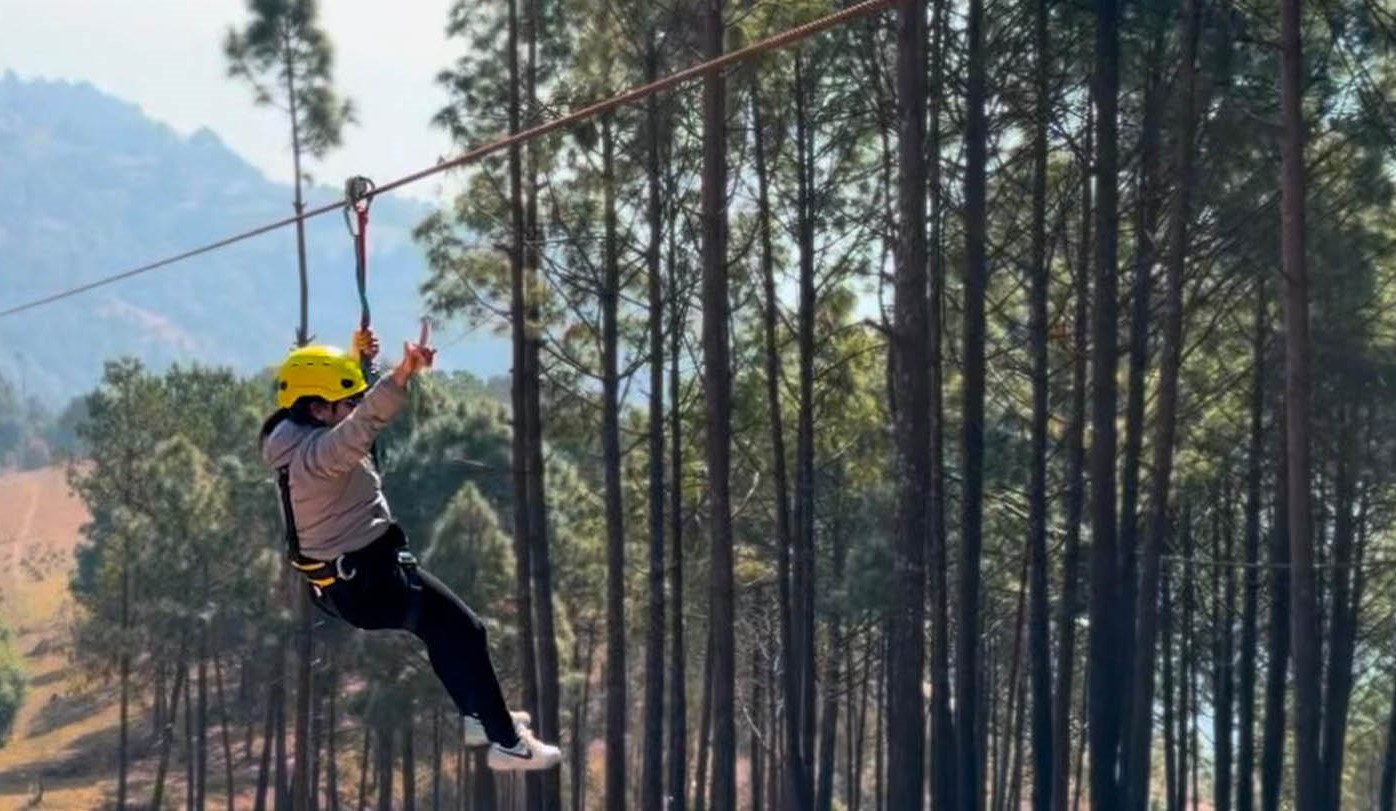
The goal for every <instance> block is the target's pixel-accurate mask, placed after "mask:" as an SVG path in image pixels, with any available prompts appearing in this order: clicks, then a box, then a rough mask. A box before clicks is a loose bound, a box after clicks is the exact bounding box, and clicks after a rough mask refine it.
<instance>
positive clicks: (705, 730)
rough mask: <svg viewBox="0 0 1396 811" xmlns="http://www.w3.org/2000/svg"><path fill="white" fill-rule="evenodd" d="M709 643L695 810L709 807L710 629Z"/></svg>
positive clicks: (711, 672) (694, 784) (711, 698)
mask: <svg viewBox="0 0 1396 811" xmlns="http://www.w3.org/2000/svg"><path fill="white" fill-rule="evenodd" d="M707 637H708V644H707V647H706V649H705V655H704V656H703V700H702V703H701V705H700V707H699V711H698V762H697V763H696V764H695V767H696V769H697V771H696V772H695V773H694V775H693V811H706V809H707V807H708V802H707V800H708V753H709V751H710V746H709V743H710V741H712V718H713V631H712V629H711V628H709V629H708V633H707Z"/></svg>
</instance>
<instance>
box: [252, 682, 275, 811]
mask: <svg viewBox="0 0 1396 811" xmlns="http://www.w3.org/2000/svg"><path fill="white" fill-rule="evenodd" d="M276 688H277V685H275V684H273V685H272V686H271V689H270V690H268V691H267V711H266V720H265V722H264V723H263V725H262V756H261V759H260V761H259V763H258V764H257V794H256V799H255V800H254V805H253V811H265V810H266V807H267V789H268V788H269V785H268V784H269V781H270V777H271V750H272V741H273V739H274V737H275V725H276Z"/></svg>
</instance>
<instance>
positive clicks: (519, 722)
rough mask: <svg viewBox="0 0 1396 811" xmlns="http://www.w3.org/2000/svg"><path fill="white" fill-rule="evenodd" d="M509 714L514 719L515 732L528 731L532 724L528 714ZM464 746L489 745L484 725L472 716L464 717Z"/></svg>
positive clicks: (517, 712)
mask: <svg viewBox="0 0 1396 811" xmlns="http://www.w3.org/2000/svg"><path fill="white" fill-rule="evenodd" d="M509 714H510V715H512V716H513V717H514V729H516V730H522V729H528V725H529V724H530V723H532V722H533V719H532V718H531V717H530V716H529V714H528V713H526V712H523V711H522V710H520V711H516V712H511V713H509ZM465 745H466V746H472V747H475V746H489V745H490V736H489V735H487V734H485V725H484V724H482V723H480V719H479V718H476V717H475V716H473V715H467V716H465Z"/></svg>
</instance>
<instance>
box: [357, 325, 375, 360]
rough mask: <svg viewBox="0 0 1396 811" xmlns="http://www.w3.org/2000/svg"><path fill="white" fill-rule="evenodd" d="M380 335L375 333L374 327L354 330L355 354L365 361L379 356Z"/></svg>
mask: <svg viewBox="0 0 1396 811" xmlns="http://www.w3.org/2000/svg"><path fill="white" fill-rule="evenodd" d="M379 348H380V347H379V344H378V336H377V335H375V334H374V332H373V328H372V327H370V328H368V329H358V330H354V355H355V356H356V357H359V358H361V359H363V360H365V361H368V362H370V363H371V362H372V361H373V359H374V358H376V357H378V350H379Z"/></svg>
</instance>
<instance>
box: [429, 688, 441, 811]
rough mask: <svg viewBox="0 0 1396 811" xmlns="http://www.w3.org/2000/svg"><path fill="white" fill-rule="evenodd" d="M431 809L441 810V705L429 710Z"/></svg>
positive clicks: (432, 810)
mask: <svg viewBox="0 0 1396 811" xmlns="http://www.w3.org/2000/svg"><path fill="white" fill-rule="evenodd" d="M431 811H441V707H440V706H439V705H438V706H436V707H433V708H432V711H431Z"/></svg>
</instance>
